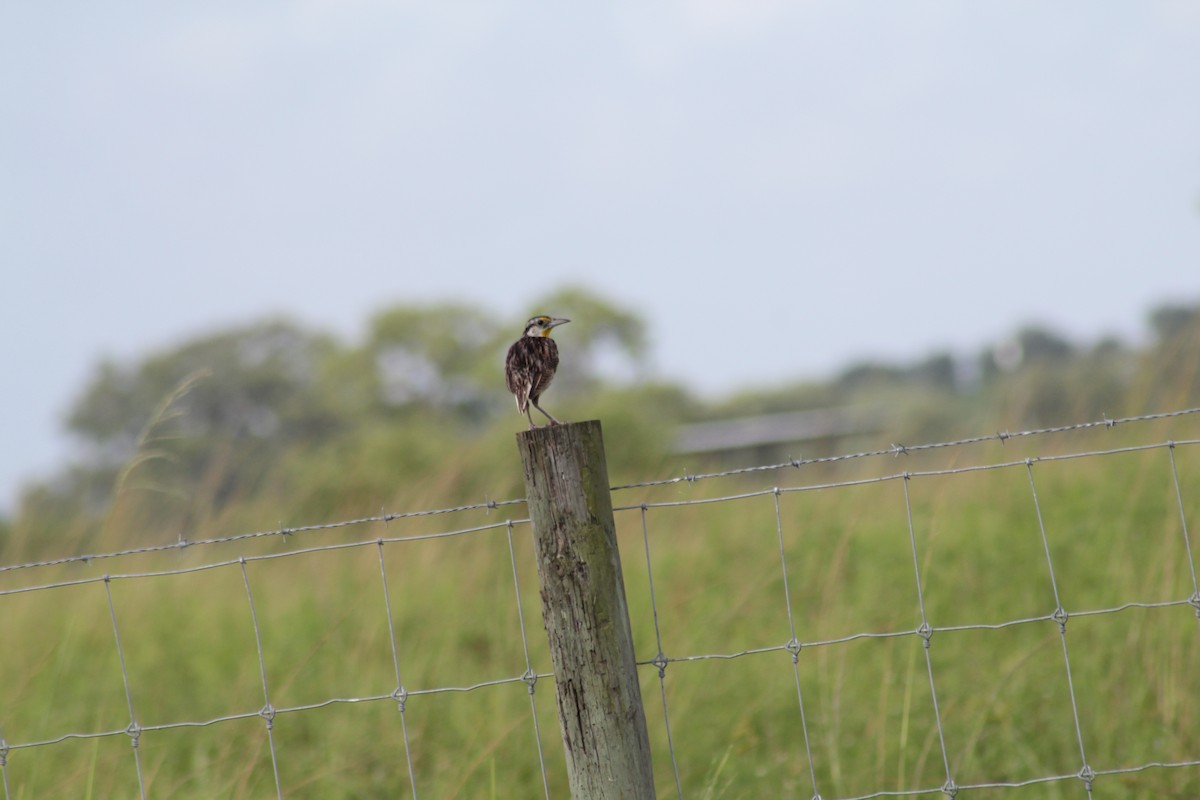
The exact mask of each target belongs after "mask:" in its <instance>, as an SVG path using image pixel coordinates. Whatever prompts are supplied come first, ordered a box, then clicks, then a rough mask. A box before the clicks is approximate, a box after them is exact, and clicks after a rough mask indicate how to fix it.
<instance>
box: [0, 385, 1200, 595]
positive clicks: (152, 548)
mask: <svg viewBox="0 0 1200 800" xmlns="http://www.w3.org/2000/svg"><path fill="white" fill-rule="evenodd" d="M1192 414H1200V407H1197V408H1188V409H1183V410H1180V411H1164V412H1159V413H1154V414H1142V415H1138V416H1130V417H1121V418H1118V419H1109V418H1107V417H1105V418H1102V419H1099V420H1093V421H1090V422H1080V423H1075V424H1071V425H1059V426H1055V427H1047V428H1031V429H1029V430H1022V431H1015V432H1008V431H1005V432H1001V433H994V434H988V435H986V436H971V437H967V438H965V439H954V440H951V441H945V442H932V443H928V444H917V445H901V444H893V445H891V446H890V447H887V448H883V449H877V450H865V451H862V452H857V453H845V454H842V455H833V456H822V457H818V458H796V459H791V460H790V461H786V462H782V463H778V464H762V465H758V466H750V467H741V468H738V469H731V470H724V471H720V472H708V473H697V474H685V475H682V476H677V477H673V478H661V479H656V480H649V481H642V482H639V483H627V484H619V485H616V486H613V487H611V491H614V492H616V491H622V490H625V489H641V488H653V487H658V486H669V485H672V484H677V483H697V482H699V481H702V480H710V479H713V478H728V477H734V476H738V475H747V474H753V473H759V472H770V471H773V470H784V469H796V468H799V467H803V466H809V465H813V464H829V463H836V462H840V461H853V460H858V459H865V458H875V457H878V456H885V455H891V456H898V455H904V454H908V453H916V452H921V451H925V450H937V449H943V448H950V447H962V446H966V445H971V444H979V443H981V442H989V441H999V442H1005V441H1007V440H1009V439H1018V438H1024V437H1030V436H1043V435H1047V434H1055V433H1065V432H1069V431H1080V430H1088V429H1093V428H1101V427H1103V428H1108V429H1112V428H1115V427H1116V426H1118V425H1127V424H1129V423H1134V422H1151V421H1155V420H1163V419H1171V418H1174V417H1183V416H1189V415H1192ZM1081 455H1088V454H1087V453H1084V454H1081ZM1077 457H1078V456H1077ZM1049 458H1051V456H1041V457H1039V460H1047V459H1049ZM981 468H986V467H981ZM930 474H935V473H930ZM830 485H836V484H830ZM524 502H525V498H523V497H519V498H510V499H507V500H490V499H485V500H484V502H482V503H469V504H466V505H460V506H451V507H448V508H435V509H428V510H423V511H406V512H399V513H380V514H376V515H373V516H367V517H358V518H356V519H348V520H340V521H335V522H325V523H317V524H312V525H299V526H287V527H285V526H281V527H278V528H271V529H268V530H259V531H252V532H248V533H237V534H232V535H229V536H215V537H210V538H204V539H185V538H179V539H178V540H177V541H174V542H170V543H163V544H155V545H145V546H141V547H129V548H124V549H119V550H113V551H110V552H101V553H85V554H77V555H69V556H62V557H58V558H51V559H43V560H37V561H30V562H26V563H20V564H9V565H5V564H0V574H3V573H5V572H15V571H18V570H26V569H35V568H39V567H53V566H59V565H62V564H72V563H90V562H93V561H101V560H104V559H110V558H121V557H124V556H133V555H144V554H148V553H160V552H165V551H172V550H187V549H189V548H197V547H205V546H212V545H221V544H230V543H233V542H239V541H244V540H251V539H263V538H269V537H289V536H293V535H297V534H302V533H312V532H320V531H328V530H336V529H341V528H352V527H356V526H361V525H369V524H374V523H384V524H387V523H389V522H393V521H396V520H403V519H413V518H417V517H430V516H440V515H447V514H457V513H463V512H468V511H481V510H482V511H485V512H489V511H493V510H496V509H499V508H502V507H504V506H511V505H519V504H523V503H524Z"/></svg>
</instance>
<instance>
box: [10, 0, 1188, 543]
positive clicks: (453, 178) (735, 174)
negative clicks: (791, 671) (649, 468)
mask: <svg viewBox="0 0 1200 800" xmlns="http://www.w3.org/2000/svg"><path fill="white" fill-rule="evenodd" d="M1198 45H1200V10H1198V9H1197V7H1196V5H1195V4H1193V3H1188V2H1169V1H1167V0H1163V1H1162V2H1146V3H1139V4H1133V5H1126V6H1117V7H1112V6H1107V7H1103V8H1099V7H1096V6H1095V5H1094V4H1088V3H1084V2H1068V3H1061V4H1055V5H1054V6H1053V7H1047V6H1045V5H1044V4H1036V3H1015V4H1014V3H975V4H970V5H960V4H949V3H899V4H890V5H887V6H883V7H880V6H878V5H875V4H869V3H858V2H850V3H840V2H839V3H827V2H805V3H780V2H774V1H773V0H753V1H752V2H742V3H720V2H707V1H705V0H697V1H694V2H683V1H680V2H667V3H660V4H651V5H646V4H641V3H621V2H619V3H611V4H604V5H603V6H602V7H579V8H575V7H572V8H566V7H564V8H547V7H545V6H543V5H540V4H534V3H519V2H518V3H512V2H503V3H454V4H444V3H427V4H411V3H400V4H397V3H385V2H372V1H371V0H362V1H359V0H354V1H352V2H343V1H341V0H339V2H326V1H325V0H308V1H307V2H296V3H286V4H261V3H252V4H245V3H223V2H218V3H212V2H205V3H194V2H180V3H171V4H168V5H166V6H162V7H148V6H145V5H143V4H136V3H125V2H117V3H105V4H99V5H98V4H86V3H71V2H65V3H36V4H7V5H6V6H5V8H4V9H3V10H0V98H2V99H3V105H4V108H5V120H6V121H5V124H4V125H3V126H0V174H2V179H0V226H2V231H0V233H2V235H0V259H2V261H3V263H4V265H5V276H6V277H5V281H4V287H5V288H4V297H5V299H6V301H7V302H6V303H5V311H4V314H3V323H2V324H3V334H4V335H3V337H2V339H0V347H2V348H3V363H4V371H5V387H6V391H4V392H3V395H2V399H0V403H2V404H3V406H2V408H0V419H2V420H3V423H2V424H3V426H4V432H3V438H4V447H3V448H0V508H3V510H4V514H5V516H6V517H8V518H9V519H10V520H11V518H13V517H14V516H20V515H22V514H23V513H25V512H26V511H29V510H31V509H32V506H31V505H30V503H32V502H33V501H34V500H35V499H36V498H39V497H41V498H46V497H54V498H55V503H59V502H60V501H64V502H65V498H68V497H69V498H74V500H72V501H71V502H72V503H77V502H83V501H82V500H80V499H79V498H81V497H83V496H84V495H89V496H91V497H92V501H90V502H91V503H92V504H93V506H96V505H102V504H103V502H107V501H102V500H101V499H100V498H104V497H111V495H112V491H113V487H114V485H115V482H116V479H117V476H118V474H119V473H120V471H121V470H122V469H123V468H125V467H127V466H128V465H129V463H130V459H131V458H132V457H133V456H134V454H135V453H137V452H138V450H139V448H142V449H143V450H153V451H154V452H155V453H158V454H159V455H162V456H170V458H169V459H167V458H162V459H152V460H151V461H150V463H149V465H148V466H144V467H143V469H147V470H151V471H155V480H154V483H155V484H156V485H159V486H160V488H161V489H162V490H163V491H164V492H166V493H167V495H170V496H174V497H176V498H177V499H176V502H178V503H180V504H182V505H190V504H192V503H194V502H201V503H211V502H212V500H213V497H214V495H212V492H217V494H218V495H219V494H220V492H219V491H217V490H216V489H211V490H205V491H200V490H199V488H198V487H200V486H205V485H208V486H218V485H227V486H228V487H234V486H237V487H240V488H239V491H243V492H244V491H250V488H249V486H250V484H248V483H247V482H246V481H245V480H243V478H244V477H245V475H246V474H253V475H256V476H260V477H259V480H263V477H262V476H267V475H276V474H277V470H278V469H282V468H283V467H282V466H280V465H281V464H283V463H284V461H286V462H287V463H288V464H289V466H288V469H299V467H298V466H297V459H295V458H287V459H285V458H284V456H285V455H287V454H294V453H295V452H301V453H303V454H306V455H312V454H316V453H321V452H324V448H347V449H346V450H345V452H353V453H356V454H357V455H356V458H360V459H368V458H369V457H370V456H368V455H366V454H364V450H363V447H362V445H363V443H369V447H368V448H367V449H368V450H369V449H370V447H376V448H379V449H381V450H384V451H386V452H385V453H384V454H383V455H381V456H380V458H382V459H383V462H382V464H380V465H376V466H377V467H378V468H386V469H388V470H391V471H393V472H395V471H397V470H400V471H404V470H407V469H408V468H409V467H411V466H412V464H414V463H424V462H422V461H421V456H420V455H419V454H420V453H422V452H425V450H423V449H422V447H417V446H416V445H412V446H403V447H401V446H400V445H399V444H397V442H398V441H400V440H405V439H407V438H419V439H421V440H422V441H423V442H426V443H427V447H426V448H425V449H428V450H429V452H430V455H429V456H428V458H429V459H430V460H431V461H436V460H437V458H438V454H441V453H445V452H447V448H450V449H453V448H455V447H459V446H460V445H461V444H462V443H463V442H464V441H477V440H478V439H479V437H480V436H482V435H483V434H484V433H485V432H487V431H490V430H492V429H493V427H495V426H498V427H499V428H501V429H503V430H504V431H506V432H509V431H511V430H514V429H519V428H520V425H521V420H520V419H519V418H518V417H517V416H516V415H515V413H514V412H513V410H512V407H511V399H510V398H509V397H508V395H507V394H506V393H505V392H504V389H503V382H502V379H501V374H500V360H501V358H502V354H503V350H504V347H505V346H506V345H507V344H508V342H509V341H510V340H511V339H512V338H513V337H515V336H516V335H517V334H518V333H519V331H520V328H521V324H522V322H523V320H524V319H525V318H526V317H527V316H528V315H529V313H531V312H533V311H537V312H546V313H552V314H557V315H563V316H569V317H572V318H574V319H575V320H576V322H574V323H573V324H572V325H571V326H568V327H566V328H563V329H560V331H559V333H558V337H559V339H560V342H561V346H562V348H563V351H564V361H565V363H564V371H565V372H564V375H563V376H562V379H561V380H560V382H559V383H558V384H557V385H556V386H555V388H554V389H553V390H552V391H551V393H550V394H549V395H548V396H547V403H548V408H550V409H551V410H552V411H553V410H554V409H559V410H561V412H562V413H564V414H567V415H568V416H571V415H572V414H574V415H583V414H587V415H593V414H598V413H601V412H602V411H606V408H605V407H604V403H605V402H607V401H606V400H605V398H606V397H607V398H610V401H611V402H609V405H610V406H612V408H613V409H619V410H620V412H621V413H624V414H627V415H628V416H629V417H630V418H631V419H632V420H637V421H640V422H641V423H646V424H651V425H653V430H654V431H655V432H658V433H661V434H662V436H661V437H660V438H659V439H655V438H653V437H652V438H651V439H649V440H645V441H646V442H652V443H653V444H654V445H655V447H657V449H656V450H654V452H655V454H656V455H661V456H670V455H671V454H673V453H674V454H684V453H689V452H690V453H695V452H699V451H701V450H704V449H705V448H710V449H711V448H717V449H724V450H729V449H730V448H732V449H734V450H737V449H738V448H744V447H749V446H753V447H759V446H763V445H771V444H772V443H775V444H779V442H778V441H777V440H778V439H780V438H783V439H790V440H791V441H785V442H783V443H782V444H781V445H780V447H782V449H784V450H792V449H795V450H798V449H801V448H799V447H798V446H797V445H796V444H795V443H796V442H803V441H806V440H810V439H811V437H814V436H815V437H826V438H828V436H830V435H834V434H837V435H842V434H846V433H864V432H865V433H872V434H878V437H879V438H882V439H885V440H887V441H891V440H893V439H895V438H897V437H901V436H922V437H943V436H951V435H955V434H957V433H963V432H966V433H977V432H978V426H979V425H983V426H985V430H991V429H997V428H1001V427H1006V426H1021V425H1027V424H1051V423H1061V422H1064V421H1066V422H1071V421H1076V420H1075V417H1076V416H1078V415H1080V414H1082V415H1090V416H1096V415H1099V414H1101V413H1106V414H1110V415H1112V414H1118V413H1122V412H1130V413H1133V412H1138V413H1140V412H1143V411H1147V410H1157V408H1158V406H1156V405H1155V404H1154V403H1153V402H1151V400H1152V399H1153V398H1152V397H1151V396H1149V395H1148V394H1147V393H1148V392H1151V390H1152V389H1153V388H1155V386H1154V385H1152V384H1151V383H1149V382H1148V379H1147V378H1146V376H1145V374H1144V373H1139V372H1138V371H1137V369H1138V364H1140V363H1141V362H1139V361H1138V360H1137V357H1140V356H1143V355H1146V354H1147V353H1150V352H1151V351H1154V350H1155V348H1158V347H1160V346H1161V345H1162V344H1163V343H1164V342H1165V341H1167V340H1168V339H1171V338H1172V336H1174V335H1175V334H1176V333H1178V332H1179V331H1180V330H1182V329H1183V328H1185V327H1186V325H1185V324H1184V323H1185V322H1186V321H1187V319H1189V318H1190V317H1189V315H1190V313H1191V312H1192V311H1194V309H1195V307H1196V304H1197V303H1198V302H1200V270H1198V269H1197V264H1198V263H1200V259H1198V256H1200V213H1198V211H1200V148H1198V147H1197V142H1200V104H1198V103H1196V102H1195V96H1194V88H1195V86H1196V85H1197V82H1198V80H1200V57H1198V56H1197V53H1198V52H1200V48H1198ZM1176 338H1177V337H1176ZM993 354H998V355H999V357H998V358H994V357H992V356H993ZM1043 359H1044V360H1049V361H1055V360H1058V361H1059V362H1062V363H1066V362H1069V363H1070V364H1071V365H1072V367H1071V369H1069V370H1065V371H1064V370H1062V369H1059V368H1058V367H1057V366H1056V367H1055V368H1054V369H1050V370H1043V371H1042V372H1036V367H1037V363H1038V362H1039V361H1040V360H1043ZM1190 364H1194V362H1190V363H1185V362H1175V367H1174V368H1173V369H1171V370H1168V372H1171V374H1172V375H1173V376H1174V377H1176V378H1178V377H1180V376H1179V375H1178V374H1177V373H1178V371H1179V370H1184V371H1185V372H1186V371H1187V370H1189V369H1192V367H1191V366H1190ZM1028 370H1034V372H1036V374H1033V373H1030V374H1027V375H1026V376H1025V378H1023V379H1022V382H1020V383H1019V386H1020V388H1007V389H1004V388H1001V387H1002V386H1010V384H997V383H993V382H992V381H993V380H994V379H995V378H996V376H997V375H1003V376H1006V377H1008V378H1014V380H1015V378H1016V375H1017V373H1026V372H1028ZM1189 374H1191V375H1192V376H1193V377H1194V372H1192V373H1189ZM1184 377H1186V376H1184ZM1060 380H1061V381H1067V380H1074V381H1075V382H1074V383H1063V384H1062V385H1059V384H1058V383H1057V382H1058V381H1060ZM1039 381H1041V383H1039ZM1050 383H1054V387H1050V385H1049V384H1050ZM1043 384H1045V385H1043ZM1017 385H1018V384H1017V383H1013V384H1011V386H1017ZM1135 385H1136V387H1137V388H1139V389H1140V391H1141V393H1140V394H1136V395H1135V396H1134V397H1132V398H1129V397H1127V396H1126V393H1125V392H1126V390H1127V389H1129V388H1130V387H1131V386H1135ZM901 386H902V387H903V388H904V389H905V393H904V394H903V395H901V394H897V393H896V391H895V390H896V389H897V387H901ZM1159 388H1161V387H1159ZM622 392H623V393H625V394H621V393H622ZM173 393H178V396H175V394H173ZM614 393H615V394H614ZM884 396H886V397H888V398H889V403H888V405H889V407H888V408H886V409H880V407H879V405H880V404H879V403H878V402H876V401H878V400H879V399H880V398H881V397H884ZM172 398H174V399H172ZM904 398H908V400H904ZM1189 399H1194V396H1191V397H1188V396H1187V395H1186V393H1185V395H1184V396H1183V397H1181V398H1180V400H1181V401H1183V402H1186V401H1187V400H1189ZM909 400H911V402H908V401H909ZM902 401H903V402H902ZM935 401H936V402H935ZM168 407H169V408H168ZM847 407H855V408H858V409H859V410H860V411H861V413H859V412H858V411H856V412H854V413H853V414H851V416H850V418H847V417H846V415H845V413H843V412H837V413H835V414H834V415H833V416H830V415H828V414H826V415H825V416H821V415H816V416H807V417H805V416H801V417H796V416H794V415H793V416H789V417H786V418H784V417H779V418H774V419H773V420H767V423H766V424H767V429H768V433H766V434H763V433H762V432H761V430H762V421H761V420H760V421H759V423H760V424H759V425H758V427H757V428H755V427H754V426H753V425H751V431H752V432H750V433H747V432H746V429H745V428H736V427H735V428H734V429H727V428H717V429H715V430H714V429H712V428H701V429H695V428H691V429H684V430H682V431H675V432H674V433H673V432H672V431H673V430H674V426H675V425H682V424H685V423H697V422H705V421H711V420H721V419H729V418H742V417H751V418H753V417H756V416H758V415H762V414H768V413H772V414H792V412H797V411H805V410H819V411H822V412H825V411H829V410H830V409H843V410H844V409H846V408H847ZM608 413H610V414H612V413H615V412H614V411H612V410H609V411H608ZM156 414H159V415H165V416H163V417H160V418H156V417H155V415H156ZM906 414H907V415H908V417H909V419H907V421H906V419H905V415H906ZM913 414H916V415H917V416H918V417H919V420H918V422H919V424H916V425H915V426H914V425H913V424H911V423H912V419H911V417H912V416H913ZM418 422H419V424H417V423H418ZM151 423H153V424H154V425H158V426H163V425H165V426H167V428H166V429H165V430H167V431H169V435H170V442H171V444H170V445H169V446H167V445H165V444H163V442H165V441H167V440H166V439H165V438H163V437H164V435H165V434H163V432H162V429H160V430H159V433H158V434H154V433H153V432H149V433H148V431H149V429H148V427H147V426H148V425H150V424H151ZM664 423H666V424H664ZM614 424H617V423H616V421H615V420H614ZM906 426H907V427H906ZM971 426H975V427H971ZM781 430H782V431H783V432H782V433H780V432H779V431H781ZM739 431H740V432H739ZM753 431H759V432H758V433H754V432H753ZM147 436H149V438H150V439H154V438H155V437H156V436H157V438H158V439H160V440H161V441H159V445H158V446H155V447H149V446H148V444H147V441H148V439H147ZM139 437H141V439H140V440H139ZM180 437H182V438H180ZM139 441H140V443H139ZM845 444H846V445H847V446H848V445H849V444H851V443H845ZM831 446H837V445H831ZM172 448H174V449H172ZM651 449H653V448H651ZM183 451H186V452H183ZM757 455H760V456H764V457H765V456H767V455H769V453H767V452H760V453H758V454H757ZM693 460H694V458H693ZM410 462H411V463H410ZM168 463H169V464H170V465H171V468H172V469H174V470H176V472H174V473H171V474H168V473H167V472H163V470H167V465H168ZM218 463H219V464H220V466H219V467H218V466H217V465H218ZM679 463H681V462H672V466H671V468H673V469H674V468H675V465H676V464H679ZM159 472H161V473H162V474H158V473H159ZM218 473H221V474H225V475H226V478H225V479H222V480H219V479H218V478H217V477H215V476H216V475H217V474H218ZM205 476H207V477H205ZM295 479H297V478H296V477H295V476H291V477H289V478H287V481H292V480H295ZM281 480H283V479H282V478H281ZM285 483H286V481H285ZM254 485H259V484H257V483H256V484H254ZM497 490H498V489H497ZM230 491H232V489H230ZM362 491H363V494H362V499H363V500H364V501H365V500H366V498H367V497H368V496H369V497H370V503H371V504H372V506H377V505H378V503H380V502H388V501H389V500H391V499H392V497H390V495H389V493H388V491H387V490H385V489H383V488H381V487H376V486H367V487H363V490H362ZM377 495H383V496H377ZM186 497H191V498H193V499H192V500H186V499H185V498H186ZM200 497H203V499H202V500H198V499H197V498H200ZM181 513H182V512H181Z"/></svg>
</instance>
